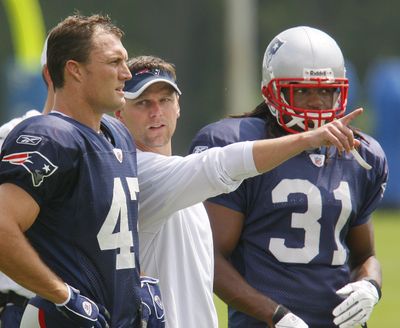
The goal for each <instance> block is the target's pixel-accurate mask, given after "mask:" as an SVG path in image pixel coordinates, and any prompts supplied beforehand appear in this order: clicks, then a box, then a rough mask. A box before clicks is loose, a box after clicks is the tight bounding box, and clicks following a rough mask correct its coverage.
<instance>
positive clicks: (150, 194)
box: [138, 108, 362, 231]
mask: <svg viewBox="0 0 400 328" xmlns="http://www.w3.org/2000/svg"><path fill="white" fill-rule="evenodd" d="M361 113H362V109H361V108H360V109H358V110H355V111H353V112H351V113H350V114H348V115H346V116H345V117H343V118H342V119H340V120H337V121H334V122H331V123H329V124H327V125H324V126H322V127H320V128H318V129H316V130H313V131H309V132H304V133H299V134H296V135H288V136H284V137H281V138H276V139H268V140H258V141H254V142H249V141H248V142H239V143H236V144H232V145H228V146H226V147H223V148H212V149H208V150H207V151H204V152H203V153H200V154H192V155H189V156H186V157H179V156H172V157H167V156H162V155H158V154H154V153H146V152H139V153H138V176H139V187H140V193H141V195H140V198H139V211H140V212H139V224H140V229H141V230H142V231H149V230H153V231H154V230H157V229H158V228H157V227H159V226H160V224H162V222H163V221H164V220H165V218H168V217H169V216H170V215H171V214H172V213H173V212H175V211H177V210H180V209H183V208H186V207H188V206H191V205H193V204H196V203H198V202H201V201H204V200H205V199H207V198H210V197H213V196H216V195H218V194H221V193H227V192H231V191H233V190H235V189H236V188H237V187H238V186H239V185H240V183H241V182H242V180H243V179H246V178H250V177H253V176H256V175H258V174H261V173H264V172H267V171H269V170H272V169H273V168H275V167H276V166H278V165H279V164H281V163H282V162H284V161H286V160H288V159H290V158H291V157H293V156H295V155H297V154H298V153H301V152H302V151H304V150H306V149H312V148H317V147H319V146H322V145H333V146H336V147H337V148H338V149H339V150H341V151H350V149H352V148H353V147H354V146H357V145H358V144H357V141H356V140H354V137H353V133H352V131H351V130H350V129H349V128H348V127H347V125H348V124H349V123H350V121H351V120H352V119H354V118H355V117H357V116H358V115H360V114H361Z"/></svg>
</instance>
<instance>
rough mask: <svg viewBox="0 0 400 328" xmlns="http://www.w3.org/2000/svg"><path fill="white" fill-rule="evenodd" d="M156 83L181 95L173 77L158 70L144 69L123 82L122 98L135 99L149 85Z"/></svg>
mask: <svg viewBox="0 0 400 328" xmlns="http://www.w3.org/2000/svg"><path fill="white" fill-rule="evenodd" d="M157 82H165V83H168V84H169V85H170V86H172V87H173V88H174V89H175V90H176V92H177V93H178V94H179V95H181V94H182V92H181V90H179V88H178V85H177V84H176V81H175V79H174V77H173V76H172V75H171V74H170V73H169V72H167V71H164V70H161V69H158V68H152V69H148V68H146V69H143V70H141V71H139V72H135V73H132V78H131V79H130V80H129V81H126V82H125V87H124V97H125V98H126V99H136V98H137V97H139V96H140V95H141V94H142V93H143V91H144V90H146V89H147V88H148V87H149V86H150V85H152V84H154V83H157Z"/></svg>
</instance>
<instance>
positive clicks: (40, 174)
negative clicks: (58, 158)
mask: <svg viewBox="0 0 400 328" xmlns="http://www.w3.org/2000/svg"><path fill="white" fill-rule="evenodd" d="M2 161H3V162H8V163H10V164H13V165H22V166H23V167H24V168H25V169H26V170H27V171H28V172H29V173H30V174H31V176H32V182H33V186H34V187H39V186H40V185H41V184H42V182H43V180H44V178H46V177H48V176H50V175H52V174H53V173H54V172H55V171H56V170H57V169H58V166H56V165H54V164H53V163H52V162H50V160H49V159H48V158H47V157H45V156H43V155H42V154H41V153H39V152H38V151H31V152H25V153H14V154H10V155H6V156H4V157H3V159H2Z"/></svg>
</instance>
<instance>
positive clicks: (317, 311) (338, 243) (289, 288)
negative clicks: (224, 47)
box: [191, 118, 388, 328]
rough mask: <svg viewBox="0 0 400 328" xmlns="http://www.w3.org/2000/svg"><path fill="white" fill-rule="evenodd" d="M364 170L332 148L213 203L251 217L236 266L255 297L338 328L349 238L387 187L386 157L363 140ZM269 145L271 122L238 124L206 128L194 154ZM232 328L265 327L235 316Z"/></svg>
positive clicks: (251, 181) (233, 121)
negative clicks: (263, 142) (265, 142)
mask: <svg viewBox="0 0 400 328" xmlns="http://www.w3.org/2000/svg"><path fill="white" fill-rule="evenodd" d="M362 136H363V138H365V140H363V141H362V142H361V147H360V149H359V152H360V154H361V156H362V157H363V158H364V159H365V160H366V161H367V162H368V163H369V164H370V165H372V166H373V169H372V170H369V171H368V170H365V169H364V168H362V167H361V166H360V165H359V164H358V163H357V162H356V161H355V160H354V158H353V157H352V155H351V154H342V155H339V154H338V152H337V151H336V149H335V148H334V147H331V148H330V149H325V148H323V149H317V150H314V151H308V152H303V153H301V154H299V155H297V156H295V157H294V158H292V159H290V160H288V161H286V162H285V163H283V164H281V165H279V166H278V167H277V168H275V169H273V170H272V171H270V172H267V173H265V174H262V175H260V176H257V177H254V178H250V179H247V180H245V181H244V182H243V183H242V184H241V186H240V187H239V188H238V189H237V190H236V191H234V192H232V193H230V194H223V195H220V196H217V197H215V198H212V199H209V201H211V202H214V203H217V204H220V205H223V206H225V207H228V208H230V209H233V210H235V211H238V212H241V213H243V214H244V216H245V221H244V226H243V231H242V234H241V237H240V240H239V242H238V245H237V247H236V248H235V250H234V251H233V253H232V255H231V262H232V264H233V265H234V267H235V268H236V269H237V270H238V271H239V272H240V273H241V275H242V276H243V277H244V278H245V279H246V281H247V282H248V283H249V284H250V285H252V286H253V287H254V288H256V289H257V290H259V291H261V292H262V293H264V294H265V295H267V296H269V297H271V298H272V299H274V300H275V301H276V302H278V303H281V304H284V305H285V306H287V307H288V308H289V309H291V310H292V311H293V312H294V313H295V314H296V315H298V316H299V317H300V318H302V319H303V320H304V321H305V322H306V323H307V324H308V325H309V326H310V327H313V328H315V327H324V328H327V327H335V325H334V324H333V316H332V314H331V313H332V310H333V309H334V307H335V306H336V305H338V304H339V303H340V299H339V298H338V296H337V295H336V293H335V292H336V290H338V289H339V288H341V287H343V286H344V285H345V284H347V283H348V282H349V273H350V270H349V266H348V264H347V262H348V256H349V254H348V253H349V250H348V247H347V245H346V241H345V239H346V235H347V232H348V230H349V229H350V228H351V227H354V226H357V225H361V224H363V223H366V222H367V221H368V220H369V219H370V215H371V213H372V212H373V211H374V210H375V208H376V207H377V206H378V203H379V202H380V200H381V198H382V196H383V192H384V189H385V185H386V180H387V173H388V172H387V171H388V168H387V163H386V158H385V155H384V152H383V150H382V149H381V147H380V146H379V144H378V143H377V142H376V141H375V140H374V139H373V138H371V137H369V136H367V135H364V134H363V135H362ZM265 138H269V133H268V131H267V130H266V125H265V121H263V120H261V119H258V118H232V119H224V120H221V121H219V122H216V123H213V124H210V125H208V126H206V127H204V128H203V129H202V130H201V131H200V132H199V133H198V134H197V136H196V137H195V139H194V141H193V143H192V146H191V152H196V151H202V150H204V149H206V148H211V147H214V146H224V145H226V144H230V143H233V142H238V141H244V140H257V139H265ZM229 327H265V323H261V322H258V321H257V320H255V319H252V318H250V317H248V316H246V315H244V314H243V313H240V312H238V311H236V310H234V309H232V308H230V309H229Z"/></svg>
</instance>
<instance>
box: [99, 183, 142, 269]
mask: <svg viewBox="0 0 400 328" xmlns="http://www.w3.org/2000/svg"><path fill="white" fill-rule="evenodd" d="M126 181H127V184H128V189H129V199H130V200H136V199H137V198H136V193H137V192H139V183H138V179H137V178H126ZM126 196H127V195H126V193H125V190H124V188H123V186H122V181H121V178H114V188H113V198H112V202H111V206H110V210H109V211H108V214H107V216H106V218H105V220H104V223H103V225H102V226H101V228H100V230H99V232H98V234H97V242H98V243H99V247H100V249H101V250H113V249H119V250H120V251H119V254H117V257H116V263H115V267H116V269H117V270H122V269H131V268H135V266H136V264H135V253H134V252H133V251H132V247H133V235H132V231H131V230H129V221H128V203H127V197H126ZM118 219H119V227H120V229H119V232H114V230H115V227H116V225H117V224H118Z"/></svg>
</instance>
